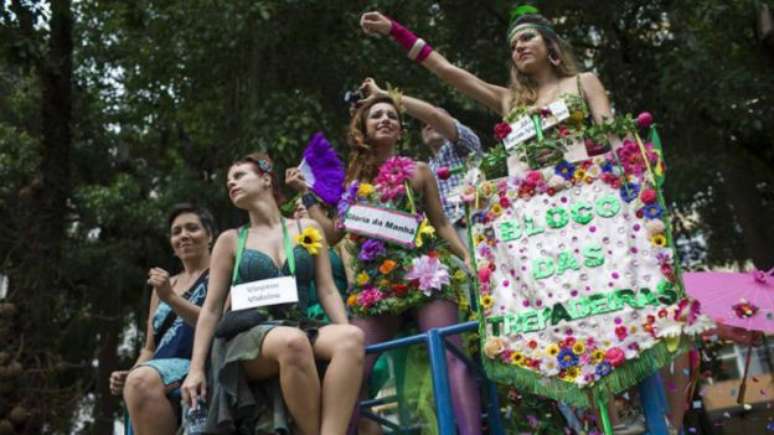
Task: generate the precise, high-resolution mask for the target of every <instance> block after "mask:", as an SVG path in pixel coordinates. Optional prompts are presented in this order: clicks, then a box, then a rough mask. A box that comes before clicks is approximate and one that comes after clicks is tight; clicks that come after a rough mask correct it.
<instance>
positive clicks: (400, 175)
mask: <svg viewBox="0 0 774 435" xmlns="http://www.w3.org/2000/svg"><path fill="white" fill-rule="evenodd" d="M415 169H416V164H415V163H414V161H413V160H411V159H410V158H408V157H401V156H394V157H391V158H390V159H388V160H387V161H386V162H384V163H383V164H382V166H381V167H379V173H378V174H377V175H376V178H374V184H376V189H377V190H378V191H379V193H380V194H381V200H382V202H386V201H392V200H394V199H396V198H398V197H400V196H402V195H403V194H404V193H405V191H406V189H405V187H404V186H403V183H404V182H406V181H407V180H409V179H411V177H412V176H413V175H414V170H415Z"/></svg>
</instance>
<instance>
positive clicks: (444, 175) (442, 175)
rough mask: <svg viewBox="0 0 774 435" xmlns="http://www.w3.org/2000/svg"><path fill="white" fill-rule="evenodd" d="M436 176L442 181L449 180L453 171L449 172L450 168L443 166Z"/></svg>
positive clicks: (436, 172)
mask: <svg viewBox="0 0 774 435" xmlns="http://www.w3.org/2000/svg"><path fill="white" fill-rule="evenodd" d="M435 174H436V175H438V178H439V179H440V180H448V179H449V177H451V170H449V167H448V166H441V167H440V168H438V169H437V170H436V171H435Z"/></svg>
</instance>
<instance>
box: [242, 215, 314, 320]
mask: <svg viewBox="0 0 774 435" xmlns="http://www.w3.org/2000/svg"><path fill="white" fill-rule="evenodd" d="M296 224H298V227H299V228H298V230H299V234H300V233H301V223H300V222H299V221H296ZM293 256H294V258H295V263H296V273H295V277H296V287H297V289H298V302H297V303H293V304H281V305H272V306H269V307H264V308H263V309H262V310H263V311H265V312H266V314H267V315H268V317H269V320H285V319H287V320H299V319H300V318H303V317H306V314H305V313H306V308H307V306H308V305H309V291H310V287H311V286H313V285H314V279H315V273H314V258H312V255H311V254H309V252H308V251H307V250H306V249H305V248H304V247H303V246H300V245H296V246H295V247H293ZM237 267H238V268H239V275H238V277H237V280H236V281H235V282H233V283H232V285H236V284H241V283H245V282H252V281H260V280H264V279H271V278H279V277H281V276H289V275H290V268H289V266H288V260H287V259H285V262H284V263H283V264H282V265H281V266H280V267H278V266H277V264H276V263H274V259H273V258H272V256H270V255H269V254H266V253H265V252H263V251H259V250H257V249H250V248H245V250H244V252H243V254H242V258H241V260H240V263H239V265H238V266H237Z"/></svg>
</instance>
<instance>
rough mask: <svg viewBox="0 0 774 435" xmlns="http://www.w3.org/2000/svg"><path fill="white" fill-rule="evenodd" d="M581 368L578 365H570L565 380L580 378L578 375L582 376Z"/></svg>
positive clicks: (565, 373) (565, 372)
mask: <svg viewBox="0 0 774 435" xmlns="http://www.w3.org/2000/svg"><path fill="white" fill-rule="evenodd" d="M580 373H581V371H580V369H579V368H578V367H574V366H573V367H568V368H567V370H565V371H564V380H565V381H574V380H575V379H578V376H580Z"/></svg>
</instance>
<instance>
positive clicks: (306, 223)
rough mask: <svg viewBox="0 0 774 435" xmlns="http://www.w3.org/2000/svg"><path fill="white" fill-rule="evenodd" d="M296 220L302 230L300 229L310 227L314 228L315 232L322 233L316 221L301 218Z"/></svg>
mask: <svg viewBox="0 0 774 435" xmlns="http://www.w3.org/2000/svg"><path fill="white" fill-rule="evenodd" d="M297 220H298V221H299V223H300V224H301V228H302V229H304V228H307V227H312V228H314V229H316V230H318V231H322V227H321V226H320V224H319V223H318V222H317V221H316V220H314V219H310V218H301V219H297Z"/></svg>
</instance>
